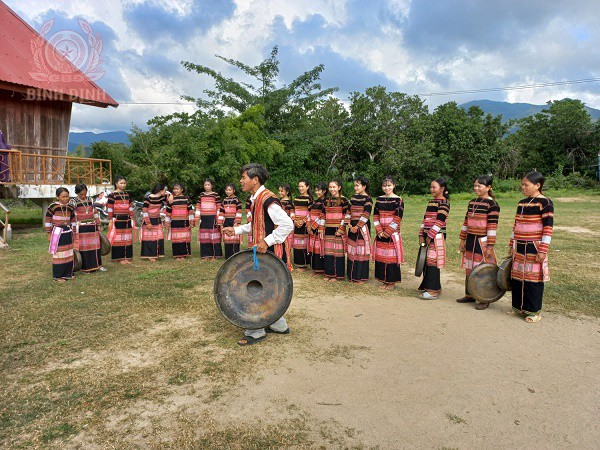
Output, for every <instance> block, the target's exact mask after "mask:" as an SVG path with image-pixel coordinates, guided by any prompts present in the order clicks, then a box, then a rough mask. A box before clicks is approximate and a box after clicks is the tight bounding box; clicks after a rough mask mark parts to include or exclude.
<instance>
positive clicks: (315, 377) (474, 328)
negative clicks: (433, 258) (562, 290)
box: [215, 270, 600, 449]
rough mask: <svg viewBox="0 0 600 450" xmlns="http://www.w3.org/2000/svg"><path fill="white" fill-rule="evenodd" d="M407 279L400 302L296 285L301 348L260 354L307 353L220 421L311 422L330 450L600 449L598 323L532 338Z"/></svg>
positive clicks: (559, 324)
mask: <svg viewBox="0 0 600 450" xmlns="http://www.w3.org/2000/svg"><path fill="white" fill-rule="evenodd" d="M406 272H408V270H405V278H406V280H405V281H404V282H403V283H402V285H403V289H402V290H401V291H399V290H396V291H394V292H393V293H384V294H382V295H381V296H380V295H379V294H380V292H379V291H378V290H377V291H376V290H375V289H372V287H370V288H369V289H367V288H362V287H361V288H358V289H348V288H346V287H345V286H344V287H341V288H340V289H339V294H337V295H336V296H334V297H330V298H323V297H322V296H320V294H319V293H318V289H319V287H318V286H319V283H323V282H322V281H318V280H314V279H310V278H309V277H308V276H306V275H304V274H298V276H296V275H295V292H296V293H295V298H294V302H293V306H292V308H291V316H292V317H294V316H296V320H295V321H294V320H293V319H292V320H290V324H291V326H292V327H293V332H294V334H292V335H290V336H270V337H269V339H268V341H267V342H265V343H262V344H260V345H269V346H273V345H280V346H284V347H291V346H290V345H289V344H287V343H286V342H285V340H286V339H294V336H295V337H296V339H307V342H310V344H309V347H308V348H307V349H306V352H304V351H300V352H299V351H295V350H293V349H292V350H291V351H290V352H289V353H288V354H287V355H286V356H285V357H284V358H283V359H282V360H273V361H272V362H271V363H270V365H269V366H263V367H260V368H257V371H256V373H255V376H254V377H252V378H250V379H249V380H248V381H246V382H244V384H243V385H242V386H240V387H239V388H238V389H235V390H234V391H233V392H230V393H229V394H228V395H227V396H226V397H225V398H223V399H222V400H223V402H221V405H220V406H219V407H218V408H217V411H215V413H216V414H221V415H223V416H224V417H226V418H227V420H232V419H233V420H234V421H236V420H240V421H243V422H245V421H246V420H248V419H252V418H253V417H258V416H260V417H261V418H262V419H266V420H269V419H272V420H274V421H275V420H279V419H280V418H281V417H284V416H285V415H286V414H288V413H289V411H290V410H299V411H304V412H306V413H307V414H308V415H309V416H310V417H311V418H312V419H314V420H316V421H318V423H326V424H328V426H329V429H330V430H332V435H331V436H328V435H327V433H324V432H323V430H321V431H320V432H319V431H317V430H314V432H315V433H320V436H317V437H316V438H315V439H316V442H323V443H324V445H326V446H330V445H333V446H361V445H364V446H366V447H367V448H371V447H376V446H379V447H380V448H401V447H402V448H457V447H458V448H540V449H542V448H543V449H547V448H598V447H600V428H599V420H598V418H599V417H600V375H599V374H600V357H599V356H600V321H598V320H596V319H572V318H567V317H564V316H561V315H555V314H545V315H544V316H543V320H542V321H541V322H540V323H538V324H526V323H524V321H523V320H522V319H521V318H517V317H514V316H509V315H507V314H506V312H507V311H508V310H509V309H510V308H509V305H510V303H509V302H510V300H509V299H510V297H508V298H504V299H502V300H500V301H499V302H497V303H496V304H494V305H492V307H490V308H489V309H488V310H486V311H476V310H475V309H474V307H473V304H468V305H460V304H457V303H456V302H455V301H454V299H455V298H458V297H459V296H461V294H462V280H458V279H451V278H449V277H448V276H445V284H444V285H445V286H446V288H445V291H444V294H443V297H442V299H441V300H439V301H435V302H431V301H421V300H418V299H416V298H415V296H412V292H411V291H409V290H408V289H416V287H417V280H416V278H415V277H414V276H412V274H409V273H406ZM349 295H353V297H352V298H349ZM359 295H361V296H362V297H359ZM294 313H295V314H294ZM311 335H312V337H311ZM340 436H342V438H340ZM313 437H315V436H313Z"/></svg>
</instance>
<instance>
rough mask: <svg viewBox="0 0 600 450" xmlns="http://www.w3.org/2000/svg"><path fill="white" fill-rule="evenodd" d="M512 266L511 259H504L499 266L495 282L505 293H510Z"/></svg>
mask: <svg viewBox="0 0 600 450" xmlns="http://www.w3.org/2000/svg"><path fill="white" fill-rule="evenodd" d="M512 265H513V259H512V257H509V258H506V259H505V260H504V261H502V263H501V264H500V266H499V269H498V275H497V277H496V282H497V283H498V287H499V288H500V289H503V290H505V291H512V277H511V270H512Z"/></svg>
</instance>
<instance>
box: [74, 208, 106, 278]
mask: <svg viewBox="0 0 600 450" xmlns="http://www.w3.org/2000/svg"><path fill="white" fill-rule="evenodd" d="M71 204H72V205H73V208H74V210H75V219H76V221H77V225H76V228H75V248H76V249H77V250H79V253H80V254H81V271H82V272H92V271H94V270H98V269H99V268H100V267H101V266H102V254H101V253H100V247H101V245H100V236H99V233H100V231H99V227H100V216H99V215H98V210H97V209H96V207H95V206H94V203H93V201H92V199H90V198H86V199H83V200H82V199H81V198H79V197H75V198H74V199H73V200H71Z"/></svg>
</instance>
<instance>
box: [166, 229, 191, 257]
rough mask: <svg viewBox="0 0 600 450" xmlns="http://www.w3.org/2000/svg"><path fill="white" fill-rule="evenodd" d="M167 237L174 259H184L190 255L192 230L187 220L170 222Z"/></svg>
mask: <svg viewBox="0 0 600 450" xmlns="http://www.w3.org/2000/svg"><path fill="white" fill-rule="evenodd" d="M169 237H170V239H171V247H172V249H173V256H174V257H176V258H186V257H188V256H190V255H191V254H192V245H191V242H192V230H191V228H190V221H189V220H188V219H173V220H171V230H170V232H169Z"/></svg>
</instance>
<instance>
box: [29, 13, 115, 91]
mask: <svg viewBox="0 0 600 450" xmlns="http://www.w3.org/2000/svg"><path fill="white" fill-rule="evenodd" d="M53 26H54V19H51V20H48V21H47V22H45V23H44V24H43V25H42V27H41V28H40V35H39V36H38V37H36V38H35V39H32V41H31V52H32V53H33V63H34V64H35V68H36V69H37V72H30V73H29V75H30V76H31V77H32V78H33V79H35V80H37V81H50V82H55V81H83V80H84V77H83V76H82V75H81V73H84V74H85V75H86V76H87V78H89V79H90V80H99V79H100V78H102V76H103V75H104V71H103V70H102V68H101V64H102V58H101V55H102V45H103V42H102V37H101V36H100V34H99V33H96V34H94V30H93V29H92V27H91V25H90V24H89V23H88V22H86V21H85V20H83V19H79V27H80V29H81V33H80V32H77V31H72V30H59V31H57V32H55V33H51V31H52V27H53ZM46 36H48V37H46ZM59 55H62V58H61V57H60V56H59ZM65 60H66V61H65ZM67 61H68V62H67ZM69 63H70V64H69Z"/></svg>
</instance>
